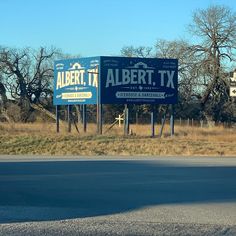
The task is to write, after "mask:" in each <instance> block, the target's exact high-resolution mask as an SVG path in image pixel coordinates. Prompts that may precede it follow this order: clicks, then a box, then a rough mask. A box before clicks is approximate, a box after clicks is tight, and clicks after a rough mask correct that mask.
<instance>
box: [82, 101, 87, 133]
mask: <svg viewBox="0 0 236 236" xmlns="http://www.w3.org/2000/svg"><path fill="white" fill-rule="evenodd" d="M83 128H84V133H86V131H87V106H86V104H84V105H83Z"/></svg>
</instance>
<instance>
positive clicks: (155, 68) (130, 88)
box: [100, 57, 178, 104]
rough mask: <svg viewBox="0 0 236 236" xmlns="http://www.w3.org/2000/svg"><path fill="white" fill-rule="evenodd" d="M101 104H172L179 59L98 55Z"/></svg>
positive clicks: (175, 90)
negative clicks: (99, 56) (99, 57)
mask: <svg viewBox="0 0 236 236" xmlns="http://www.w3.org/2000/svg"><path fill="white" fill-rule="evenodd" d="M100 67H101V68H100V91H101V97H100V99H101V100H100V102H101V103H102V104H115V103H118V104H119V103H120V104H175V103H177V98H178V88H177V87H178V60H177V59H164V58H132V57H131V58H128V57H101V59H100Z"/></svg>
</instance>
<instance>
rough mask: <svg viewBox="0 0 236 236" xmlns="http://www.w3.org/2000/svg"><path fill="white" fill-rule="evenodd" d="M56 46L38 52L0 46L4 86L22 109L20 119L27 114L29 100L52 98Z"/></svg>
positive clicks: (23, 119)
mask: <svg viewBox="0 0 236 236" xmlns="http://www.w3.org/2000/svg"><path fill="white" fill-rule="evenodd" d="M55 53H56V50H55V49H50V50H47V49H46V48H43V47H42V48H40V49H39V50H38V51H35V50H32V49H29V48H25V49H23V50H17V49H9V48H1V50H0V68H1V71H0V72H1V76H2V78H3V81H4V84H5V87H6V88H7V90H8V91H9V92H10V94H11V97H12V98H13V99H15V100H16V101H17V103H18V105H19V106H20V108H21V117H22V121H26V120H27V119H28V117H29V113H30V112H29V111H30V109H31V107H30V103H35V104H38V103H40V102H42V101H46V100H47V99H48V98H49V97H52V81H53V57H54V55H55Z"/></svg>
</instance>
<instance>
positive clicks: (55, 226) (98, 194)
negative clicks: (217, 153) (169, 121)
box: [0, 156, 236, 235]
mask: <svg viewBox="0 0 236 236" xmlns="http://www.w3.org/2000/svg"><path fill="white" fill-rule="evenodd" d="M0 191H1V192H0V235H236V158H218V157H214V158H203V157H201V158H174V157H172V158H167V157H165V158H157V157H152V158H147V157H132V158H131V157H130V158H129V159H127V158H125V157H94V158H91V157H78V158H75V157H73V158H70V157H68V158H64V159H63V158H62V157H55V158H54V159H52V157H51V158H50V157H29V156H27V157H23V156H22V157H20V156H0Z"/></svg>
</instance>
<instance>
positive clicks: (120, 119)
mask: <svg viewBox="0 0 236 236" xmlns="http://www.w3.org/2000/svg"><path fill="white" fill-rule="evenodd" d="M116 120H118V121H119V123H118V124H119V127H120V126H121V121H123V120H124V118H122V117H121V115H119V116H118V118H116Z"/></svg>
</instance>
